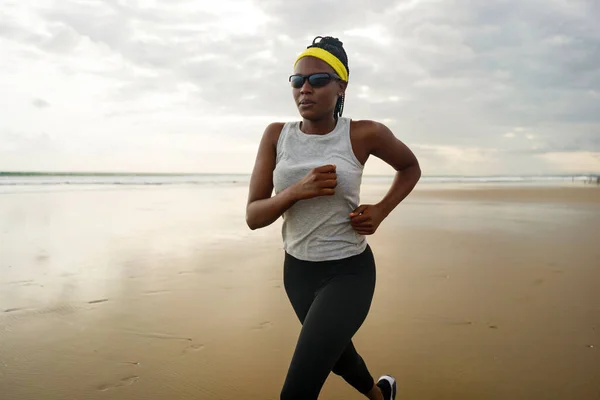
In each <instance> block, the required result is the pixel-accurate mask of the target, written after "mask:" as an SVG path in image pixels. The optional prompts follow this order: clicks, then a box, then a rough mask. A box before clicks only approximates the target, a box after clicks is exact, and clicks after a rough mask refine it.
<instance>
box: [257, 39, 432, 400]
mask: <svg viewBox="0 0 600 400" xmlns="http://www.w3.org/2000/svg"><path fill="white" fill-rule="evenodd" d="M317 39H321V40H320V41H319V42H317V41H316V40H317ZM348 75H349V68H348V59H347V56H346V52H345V51H344V48H343V46H342V43H341V42H340V41H339V40H338V39H336V38H332V37H320V36H318V37H317V38H315V40H314V41H313V43H312V45H310V46H308V47H307V49H306V50H305V51H304V52H303V53H302V54H300V55H299V56H298V58H297V60H296V63H295V65H294V74H293V75H292V76H291V77H290V82H291V85H292V93H293V97H294V101H295V102H296V105H297V107H298V110H299V112H300V116H301V117H302V120H301V121H297V122H288V123H272V124H270V125H269V126H268V127H267V128H266V130H265V132H264V134H263V137H262V139H261V142H260V145H259V149H258V154H257V156H256V161H255V165H254V169H253V172H252V177H251V180H250V187H249V196H248V204H247V209H246V222H247V224H248V226H249V227H250V229H252V230H254V229H258V228H262V227H265V226H267V225H270V224H271V223H273V222H274V221H276V220H277V219H278V218H279V217H280V216H283V228H282V236H283V244H284V246H283V247H284V250H285V253H284V256H285V258H284V266H283V267H284V272H283V279H284V287H285V290H286V293H287V296H288V298H289V300H290V302H291V304H292V307H293V309H294V311H295V313H296V315H297V316H298V318H299V320H300V322H301V323H302V329H301V331H300V335H299V337H298V342H297V344H296V349H295V352H294V354H293V357H292V360H291V363H290V366H289V370H288V373H287V377H286V379H285V383H284V385H283V389H282V391H281V397H280V398H281V399H284V400H288V399H302V400H309V399H317V397H318V396H319V393H320V391H321V388H322V386H323V384H324V383H325V380H326V379H327V377H328V375H329V373H330V372H331V371H333V372H334V373H335V374H337V375H340V376H341V377H342V378H344V379H345V380H346V381H347V382H348V383H349V384H350V385H352V386H353V387H354V388H355V389H356V390H358V391H359V392H360V393H362V394H364V395H365V396H366V397H368V398H369V399H373V400H375V399H377V400H381V399H385V400H389V399H395V396H396V381H395V379H394V378H393V377H392V376H389V375H384V376H382V377H381V378H379V380H378V381H377V382H375V381H374V379H373V377H372V376H371V374H370V373H369V370H368V369H367V366H366V364H365V362H364V361H363V359H362V358H361V356H360V355H359V354H358V353H357V351H356V349H355V348H354V345H353V343H352V337H353V336H354V334H355V333H356V332H357V330H358V329H359V327H360V326H361V325H362V323H363V321H364V320H365V318H366V316H367V314H368V312H369V308H370V306H371V301H372V298H373V292H374V289H375V262H374V257H373V254H372V252H371V248H370V246H369V245H368V243H367V240H366V235H372V234H373V233H375V231H376V230H377V227H378V226H379V224H380V223H381V222H382V221H383V219H384V218H386V217H387V215H389V214H390V212H392V210H393V209H394V208H395V207H396V206H397V205H398V204H399V203H400V202H401V201H402V200H403V199H404V198H405V197H406V196H407V195H408V194H409V193H410V192H411V191H412V189H413V188H414V186H415V185H416V184H417V181H418V180H419V178H420V176H421V171H420V168H419V163H418V161H417V159H416V157H415V156H414V154H413V153H412V152H411V151H410V149H408V147H406V145H404V144H403V143H402V142H401V141H399V140H398V139H396V137H395V136H394V135H393V134H392V132H390V130H389V129H388V128H387V127H385V126H384V125H383V124H381V123H378V122H374V121H364V120H363V121H352V120H350V119H348V118H342V116H341V115H342V111H343V107H344V100H345V90H346V87H347V84H348ZM370 155H374V156H376V157H378V158H380V159H382V160H383V161H385V162H386V163H388V164H389V165H390V166H391V167H393V168H394V169H395V170H396V177H395V179H394V182H393V184H392V187H391V189H390V190H389V191H388V193H387V194H386V195H385V196H384V197H383V199H381V201H380V202H379V203H377V204H364V205H359V190H360V183H361V179H362V172H363V168H364V165H365V163H366V161H367V159H368V157H369V156H370ZM273 189H275V195H274V196H272V191H273Z"/></svg>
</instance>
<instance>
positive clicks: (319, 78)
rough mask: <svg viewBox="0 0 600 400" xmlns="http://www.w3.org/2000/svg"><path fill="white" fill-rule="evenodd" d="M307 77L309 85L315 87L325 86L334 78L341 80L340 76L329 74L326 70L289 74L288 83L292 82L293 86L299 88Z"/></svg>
mask: <svg viewBox="0 0 600 400" xmlns="http://www.w3.org/2000/svg"><path fill="white" fill-rule="evenodd" d="M307 79H308V83H310V86H312V87H315V88H317V87H323V86H326V85H327V84H328V83H329V82H331V81H332V80H334V79H340V80H341V79H342V78H340V77H339V76H337V75H336V74H330V73H328V72H318V73H316V74H310V75H300V74H296V75H292V76H290V83H291V84H292V87H293V88H295V89H300V88H301V87H302V85H304V82H306V80H307Z"/></svg>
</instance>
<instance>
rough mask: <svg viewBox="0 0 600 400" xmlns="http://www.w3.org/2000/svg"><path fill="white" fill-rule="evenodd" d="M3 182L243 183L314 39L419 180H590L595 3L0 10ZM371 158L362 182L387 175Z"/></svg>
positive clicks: (284, 3)
mask: <svg viewBox="0 0 600 400" xmlns="http://www.w3.org/2000/svg"><path fill="white" fill-rule="evenodd" d="M0 7H1V8H0V9H1V10H2V11H1V12H0V170H4V171H18V170H21V171H22V170H26V171H107V172H200V173H203V172H206V173H250V172H251V170H252V167H253V164H254V159H255V155H256V150H257V147H258V143H259V141H260V138H261V136H262V134H263V132H264V129H265V127H266V126H267V125H268V124H269V123H270V122H274V121H281V122H286V121H294V120H298V119H299V118H300V117H299V114H298V111H297V109H296V106H295V104H294V102H293V98H292V90H291V88H290V86H289V82H288V77H289V75H290V74H291V73H292V72H293V62H294V60H295V58H296V56H297V55H298V54H299V53H300V52H302V51H303V50H304V49H305V48H306V47H307V46H308V45H310V44H311V43H312V40H313V38H314V37H315V36H334V37H337V38H339V39H340V40H341V41H342V42H343V43H344V47H345V49H346V52H347V54H348V58H349V68H350V82H349V85H348V89H347V92H346V104H345V108H344V116H345V117H349V118H352V119H372V120H376V121H379V122H382V123H384V124H385V125H386V126H388V127H389V128H390V129H391V130H392V132H393V133H394V135H395V136H396V137H397V138H398V139H400V140H401V141H402V142H404V143H405V144H406V145H408V146H409V147H410V148H411V150H413V152H414V153H415V154H416V155H417V157H418V159H419V162H420V164H421V169H422V171H423V175H424V176H433V175H527V174H581V173H583V174H587V173H599V172H600V24H599V23H598V21H600V2H598V1H596V0H486V1H481V0H446V1H443V0H401V1H397V0H395V1H392V0H377V1H374V2H371V1H370V0H369V1H366V0H304V1H298V2H291V1H289V0H255V1H250V0H248V1H246V0H234V1H232V0H219V1H208V0H161V1H159V0H144V1H142V0H139V1H136V0H130V1H125V0H104V1H93V0H86V1H84V0H78V1H75V0H57V1H49V0H35V2H34V1H33V0H0ZM393 172H394V171H393V170H392V169H391V167H389V166H388V165H387V164H385V163H384V162H382V161H381V160H379V159H376V158H374V157H371V158H370V159H369V161H368V162H367V165H366V167H365V174H384V175H389V174H393Z"/></svg>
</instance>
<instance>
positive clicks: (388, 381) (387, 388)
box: [377, 375, 396, 400]
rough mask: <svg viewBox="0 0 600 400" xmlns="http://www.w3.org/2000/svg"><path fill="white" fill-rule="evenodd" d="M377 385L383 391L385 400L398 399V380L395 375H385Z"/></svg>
mask: <svg viewBox="0 0 600 400" xmlns="http://www.w3.org/2000/svg"><path fill="white" fill-rule="evenodd" d="M377 386H378V387H379V389H381V393H383V399H384V400H395V399H396V380H395V379H394V377H393V376H390V375H383V376H382V377H380V378H379V380H378V381H377Z"/></svg>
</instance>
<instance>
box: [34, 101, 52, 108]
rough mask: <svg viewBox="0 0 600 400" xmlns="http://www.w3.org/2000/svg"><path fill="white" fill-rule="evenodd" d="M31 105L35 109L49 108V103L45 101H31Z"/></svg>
mask: <svg viewBox="0 0 600 400" xmlns="http://www.w3.org/2000/svg"><path fill="white" fill-rule="evenodd" d="M31 104H33V106H34V107H37V108H46V107H50V103H48V102H47V101H46V100H44V99H33V101H32V102H31Z"/></svg>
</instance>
